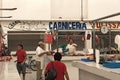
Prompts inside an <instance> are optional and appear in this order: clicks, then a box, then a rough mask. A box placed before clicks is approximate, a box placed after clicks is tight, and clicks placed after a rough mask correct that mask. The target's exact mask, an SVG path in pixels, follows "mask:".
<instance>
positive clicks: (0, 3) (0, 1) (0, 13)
mask: <svg viewBox="0 0 120 80" xmlns="http://www.w3.org/2000/svg"><path fill="white" fill-rule="evenodd" d="M0 8H2V0H0ZM1 15H2V12H1V11H0V16H1Z"/></svg>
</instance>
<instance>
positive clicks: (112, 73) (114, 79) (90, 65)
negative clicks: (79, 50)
mask: <svg viewBox="0 0 120 80" xmlns="http://www.w3.org/2000/svg"><path fill="white" fill-rule="evenodd" d="M72 65H73V66H74V67H77V68H79V69H81V70H84V71H87V72H89V73H92V74H95V75H99V76H102V77H104V78H106V79H110V80H118V79H119V78H120V68H116V69H110V68H106V67H103V66H102V65H100V64H96V63H95V62H83V61H74V62H73V63H72Z"/></svg>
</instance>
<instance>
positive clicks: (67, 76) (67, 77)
mask: <svg viewBox="0 0 120 80" xmlns="http://www.w3.org/2000/svg"><path fill="white" fill-rule="evenodd" d="M64 75H65V77H66V80H70V79H69V75H68V73H67V72H65V73H64Z"/></svg>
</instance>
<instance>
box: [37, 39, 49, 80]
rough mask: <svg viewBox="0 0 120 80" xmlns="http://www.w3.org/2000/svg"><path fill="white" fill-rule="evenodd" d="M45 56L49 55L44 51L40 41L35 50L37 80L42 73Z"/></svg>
mask: <svg viewBox="0 0 120 80" xmlns="http://www.w3.org/2000/svg"><path fill="white" fill-rule="evenodd" d="M46 54H50V52H48V51H45V44H44V43H43V42H42V41H40V42H39V43H38V47H37V48H36V64H37V80H40V77H41V76H42V71H43V69H44V67H45V56H46Z"/></svg>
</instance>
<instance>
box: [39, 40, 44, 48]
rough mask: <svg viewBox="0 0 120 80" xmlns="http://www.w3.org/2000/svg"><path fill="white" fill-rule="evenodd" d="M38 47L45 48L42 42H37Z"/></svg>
mask: <svg viewBox="0 0 120 80" xmlns="http://www.w3.org/2000/svg"><path fill="white" fill-rule="evenodd" d="M38 46H40V47H41V48H42V49H44V48H45V44H44V42H42V41H40V42H38Z"/></svg>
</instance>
